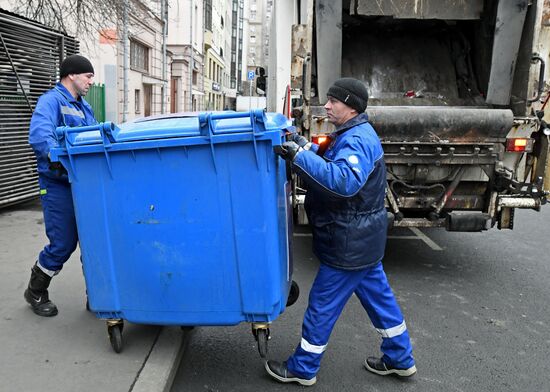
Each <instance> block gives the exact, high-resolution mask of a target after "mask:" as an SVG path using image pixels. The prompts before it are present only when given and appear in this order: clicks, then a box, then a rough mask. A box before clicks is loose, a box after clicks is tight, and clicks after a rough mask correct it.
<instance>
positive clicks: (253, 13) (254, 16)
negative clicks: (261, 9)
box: [250, 11, 256, 20]
mask: <svg viewBox="0 0 550 392" xmlns="http://www.w3.org/2000/svg"><path fill="white" fill-rule="evenodd" d="M250 19H252V20H255V19H256V11H250Z"/></svg>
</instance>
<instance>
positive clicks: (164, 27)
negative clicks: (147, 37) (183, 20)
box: [160, 0, 168, 114]
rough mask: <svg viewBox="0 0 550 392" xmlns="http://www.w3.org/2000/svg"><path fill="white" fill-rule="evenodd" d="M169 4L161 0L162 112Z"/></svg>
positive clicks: (161, 108)
mask: <svg viewBox="0 0 550 392" xmlns="http://www.w3.org/2000/svg"><path fill="white" fill-rule="evenodd" d="M166 11H167V4H166V0H161V3H160V13H161V20H162V87H161V98H160V100H161V101H160V113H161V114H164V113H166V82H167V80H166V78H167V77H168V76H167V72H166V71H167V67H166V62H167V58H166V35H167V30H168V23H167V20H166V16H167V12H166Z"/></svg>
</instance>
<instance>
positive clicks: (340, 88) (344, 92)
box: [327, 78, 369, 113]
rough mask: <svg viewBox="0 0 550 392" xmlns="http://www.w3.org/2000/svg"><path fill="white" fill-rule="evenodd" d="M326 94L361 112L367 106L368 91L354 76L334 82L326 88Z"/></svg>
mask: <svg viewBox="0 0 550 392" xmlns="http://www.w3.org/2000/svg"><path fill="white" fill-rule="evenodd" d="M327 95H328V96H329V97H334V98H336V99H337V100H339V101H340V102H343V103H345V104H346V105H348V106H349V107H351V108H353V109H355V110H357V113H363V112H364V111H365V109H366V108H367V102H368V100H369V92H368V91H367V88H366V87H365V85H364V84H363V82H361V81H360V80H357V79H354V78H341V79H338V80H337V81H335V82H334V84H333V85H332V86H330V88H329V89H328V92H327Z"/></svg>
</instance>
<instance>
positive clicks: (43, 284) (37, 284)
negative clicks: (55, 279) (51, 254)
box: [24, 264, 57, 317]
mask: <svg viewBox="0 0 550 392" xmlns="http://www.w3.org/2000/svg"><path fill="white" fill-rule="evenodd" d="M51 280H52V278H51V276H49V275H47V274H46V273H45V272H44V271H42V270H41V269H40V267H39V266H38V264H35V265H34V267H32V269H31V280H30V281H29V287H28V288H27V289H26V290H25V295H24V296H25V299H26V300H27V302H28V303H29V305H31V307H32V310H33V312H34V313H36V314H37V315H39V316H43V317H51V316H55V315H56V314H57V306H55V304H54V303H53V302H52V301H50V299H49V298H48V286H49V285H50V281H51Z"/></svg>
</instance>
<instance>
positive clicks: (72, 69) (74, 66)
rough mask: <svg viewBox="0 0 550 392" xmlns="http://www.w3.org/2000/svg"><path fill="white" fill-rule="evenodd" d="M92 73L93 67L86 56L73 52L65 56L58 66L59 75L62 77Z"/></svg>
mask: <svg viewBox="0 0 550 392" xmlns="http://www.w3.org/2000/svg"><path fill="white" fill-rule="evenodd" d="M88 72H91V73H94V67H93V66H92V63H90V60H88V59H87V58H86V57H83V56H79V55H78V54H73V55H72V56H69V57H66V58H65V60H63V62H62V63H61V66H60V67H59V77H60V78H64V77H65V76H67V75H70V74H81V73H88Z"/></svg>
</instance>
